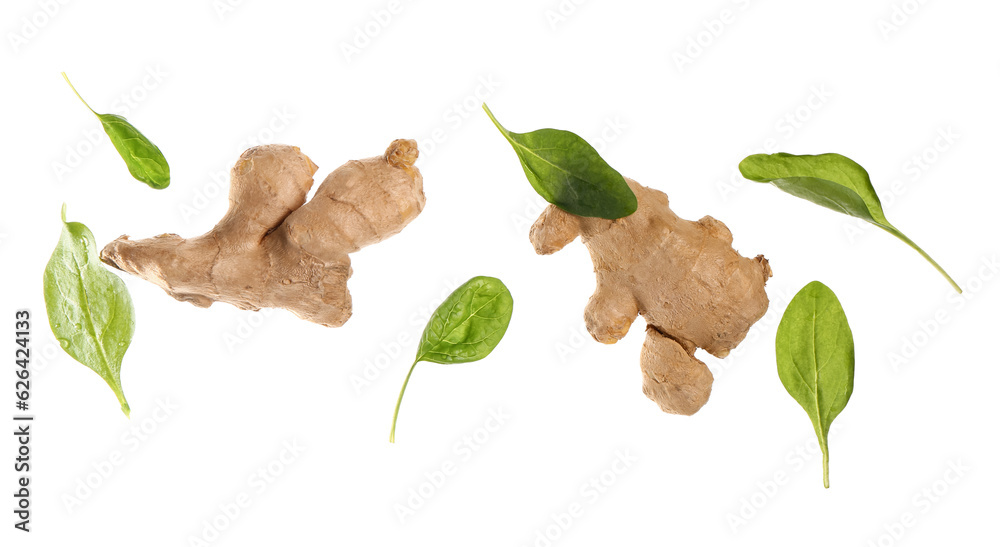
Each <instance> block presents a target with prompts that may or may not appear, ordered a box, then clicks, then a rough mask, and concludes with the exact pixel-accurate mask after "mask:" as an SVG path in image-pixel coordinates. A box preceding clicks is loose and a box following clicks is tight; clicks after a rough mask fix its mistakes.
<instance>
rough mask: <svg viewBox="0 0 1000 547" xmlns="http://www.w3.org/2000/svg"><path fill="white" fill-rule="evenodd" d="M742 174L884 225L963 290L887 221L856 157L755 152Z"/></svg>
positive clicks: (832, 208)
mask: <svg viewBox="0 0 1000 547" xmlns="http://www.w3.org/2000/svg"><path fill="white" fill-rule="evenodd" d="M740 173H742V174H743V176H744V177H746V178H747V179H749V180H752V181H755V182H769V183H771V184H773V185H774V186H777V187H778V188H780V189H781V190H783V191H785V192H787V193H789V194H791V195H793V196H796V197H799V198H802V199H805V200H808V201H811V202H813V203H815V204H817V205H821V206H823V207H826V208H827V209H831V210H834V211H837V212H838V213H843V214H845V215H850V216H852V217H856V218H860V219H862V220H866V221H868V222H870V223H872V224H874V225H875V226H878V227H879V228H882V229H883V230H885V231H887V232H889V233H890V234H892V235H894V236H896V237H897V238H899V239H900V240H901V241H903V242H904V243H906V244H907V245H909V246H910V247H912V248H913V249H914V250H915V251H917V252H918V253H920V256H922V257H924V258H925V259H926V260H927V261H928V262H930V263H931V265H933V266H934V268H935V269H936V270H937V271H938V272H940V273H941V275H943V276H944V277H945V279H947V280H948V283H951V286H952V287H953V288H954V289H955V290H956V291H958V292H959V293H961V292H962V289H961V287H959V286H958V284H957V283H955V280H954V279H952V278H951V276H950V275H948V273H947V272H945V271H944V268H942V267H941V266H940V265H939V264H938V263H937V262H936V261H935V260H934V259H933V258H931V257H930V255H928V254H927V253H925V252H924V250H923V249H921V248H920V247H919V246H918V245H917V244H916V243H914V242H913V241H912V240H911V239H910V238H908V237H906V236H905V235H903V233H902V232H900V231H899V230H897V229H896V227H895V226H893V225H892V224H890V223H889V221H888V220H886V218H885V214H884V213H883V212H882V202H881V201H879V199H878V194H876V193H875V188H874V187H873V186H872V183H871V179H869V178H868V172H867V171H865V169H864V168H863V167H861V166H860V165H858V164H857V163H856V162H855V161H854V160H851V159H850V158H847V157H845V156H841V155H840V154H820V155H817V156H809V155H804V156H796V155H794V154H786V153H784V152H779V153H777V154H754V155H752V156H747V157H746V158H744V159H743V161H741V162H740Z"/></svg>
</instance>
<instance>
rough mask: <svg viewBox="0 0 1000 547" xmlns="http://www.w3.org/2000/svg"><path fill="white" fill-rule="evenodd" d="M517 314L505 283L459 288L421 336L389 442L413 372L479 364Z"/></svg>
mask: <svg viewBox="0 0 1000 547" xmlns="http://www.w3.org/2000/svg"><path fill="white" fill-rule="evenodd" d="M513 311H514V299H513V298H512V297H511V295H510V291H508V290H507V287H506V286H505V285H504V284H503V282H502V281H500V280H499V279H497V278H495V277H482V276H480V277H473V278H472V279H470V280H468V281H467V282H465V284H464V285H462V286H461V287H459V288H457V289H455V291H454V292H453V293H451V295H449V296H448V298H446V299H445V301H444V302H442V303H441V305H440V306H438V308H437V309H436V310H434V314H433V315H432V316H431V319H430V321H428V322H427V326H426V327H425V328H424V333H423V335H421V337H420V345H419V347H418V348H417V357H416V359H414V361H413V365H412V366H411V367H410V371H409V372H408V373H407V374H406V380H404V381H403V388H402V389H400V390H399V399H397V400H396V410H395V412H393V414H392V432H391V433H390V434H389V442H395V440H396V418H397V417H398V416H399V405H400V404H401V403H402V402H403V393H405V392H406V386H407V384H409V383H410V376H411V375H412V374H413V369H414V368H416V366H417V363H419V362H420V361H428V362H431V363H441V364H445V365H450V364H455V363H469V362H472V361H478V360H480V359H482V358H484V357H486V356H487V355H489V354H490V352H492V351H493V348H495V347H497V344H499V343H500V340H501V339H502V338H503V335H504V333H506V332H507V325H509V324H510V317H511V314H512V313H513Z"/></svg>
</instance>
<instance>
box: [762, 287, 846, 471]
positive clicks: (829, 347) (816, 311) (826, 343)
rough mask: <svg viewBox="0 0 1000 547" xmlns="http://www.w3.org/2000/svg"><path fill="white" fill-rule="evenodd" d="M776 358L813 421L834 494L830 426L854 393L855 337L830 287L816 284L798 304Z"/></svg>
mask: <svg viewBox="0 0 1000 547" xmlns="http://www.w3.org/2000/svg"><path fill="white" fill-rule="evenodd" d="M775 353H776V355H777V361H778V377H779V378H781V383H782V384H784V386H785V389H786V390H788V394H789V395H791V396H792V398H793V399H795V400H796V401H797V402H798V403H799V404H800V405H801V406H802V408H803V409H804V410H805V411H806V414H808V415H809V420H810V421H812V424H813V429H814V430H815V431H816V437H817V438H818V439H819V445H820V448H821V449H822V451H823V486H825V487H827V488H829V487H830V451H829V448H828V445H827V440H828V436H829V434H830V424H831V423H833V420H834V418H836V417H837V416H838V415H839V414H840V412H841V411H842V410H844V407H845V406H847V401H849V400H850V398H851V393H852V392H853V391H854V337H853V335H852V334H851V327H850V325H848V324H847V315H846V314H844V309H843V308H842V307H841V305H840V301H839V300H838V299H837V295H836V294H834V293H833V291H832V290H830V288H829V287H827V286H826V285H824V284H822V283H820V282H819V281H813V282H812V283H809V284H808V285H806V286H805V287H803V288H802V290H800V291H799V292H798V294H796V295H795V297H794V298H792V301H791V302H790V303H789V304H788V308H786V309H785V313H784V315H782V317H781V323H779V324H778V334H777V337H776V339H775Z"/></svg>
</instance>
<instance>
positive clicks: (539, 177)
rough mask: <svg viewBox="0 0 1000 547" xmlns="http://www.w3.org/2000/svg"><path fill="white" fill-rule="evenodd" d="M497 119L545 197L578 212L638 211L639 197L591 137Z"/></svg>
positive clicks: (609, 215) (611, 214) (610, 215)
mask: <svg viewBox="0 0 1000 547" xmlns="http://www.w3.org/2000/svg"><path fill="white" fill-rule="evenodd" d="M483 110H485V111H486V114H487V115H488V116H489V117H490V119H491V120H493V124H494V125H496V126H497V129H499V130H500V133H501V134H503V136H504V138H506V139H507V142H509V143H510V145H511V146H512V147H514V152H515V153H516V154H517V157H518V159H520V160H521V167H522V168H523V169H524V174H525V176H527V177H528V182H530V183H531V186H532V187H534V189H535V191H536V192H538V194H539V195H540V196H542V197H543V198H545V201H548V202H549V203H551V204H553V205H555V206H556V207H559V208H560V209H562V210H564V211H566V212H568V213H572V214H574V215H579V216H584V217H597V218H607V219H616V218H621V217H626V216H628V215H631V214H632V213H634V212H635V210H636V209H637V208H638V206H639V203H638V201H637V200H636V197H635V193H633V192H632V189H631V188H629V187H628V183H627V182H625V177H623V176H622V175H621V174H620V173H619V172H618V171H615V170H614V168H612V167H611V166H610V165H608V163H607V162H606V161H604V159H603V158H601V155H600V154H598V153H597V150H595V149H594V147H593V146H591V145H590V144H589V143H588V142H587V141H585V140H583V139H582V138H580V137H579V136H577V135H576V134H574V133H571V132H569V131H563V130H560V129H539V130H537V131H532V132H530V133H513V132H511V131H508V130H507V129H506V128H504V126H502V125H500V122H498V121H497V119H496V118H495V117H493V113H492V112H491V111H490V109H489V107H487V106H486V105H485V104H483Z"/></svg>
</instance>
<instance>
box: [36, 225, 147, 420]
mask: <svg viewBox="0 0 1000 547" xmlns="http://www.w3.org/2000/svg"><path fill="white" fill-rule="evenodd" d="M62 221H63V229H62V235H61V236H60V237H59V243H58V244H57V245H56V249H55V251H53V253H52V258H50V259H49V263H48V265H46V266H45V274H44V276H43V281H44V291H45V309H46V311H47V312H48V315H49V326H50V327H51V328H52V333H53V334H55V336H56V339H57V340H59V345H60V346H62V349H63V350H64V351H66V353H68V354H69V355H70V357H72V358H73V359H76V360H77V361H79V362H80V363H82V364H84V365H86V366H87V367H88V368H90V369H91V370H93V371H94V372H96V373H97V374H99V375H100V376H101V378H104V381H105V382H107V383H108V385H109V386H111V390H112V391H114V392H115V395H116V396H117V397H118V402H119V403H121V406H122V412H124V413H125V415H126V416H128V415H129V407H128V402H126V401H125V394H124V393H122V383H121V367H122V358H123V357H124V356H125V351H126V350H127V349H128V346H129V344H130V343H131V342H132V334H133V333H134V332H135V311H134V309H133V308H132V297H131V296H129V293H128V289H127V288H126V287H125V283H124V282H122V280H121V279H119V278H118V276H116V275H114V274H113V273H111V272H109V271H108V270H107V269H106V268H105V266H104V264H103V263H101V260H100V258H99V257H98V255H97V243H96V242H95V241H94V234H92V233H91V232H90V230H89V229H88V228H87V227H86V226H84V225H83V224H81V223H79V222H66V205H63V209H62Z"/></svg>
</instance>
